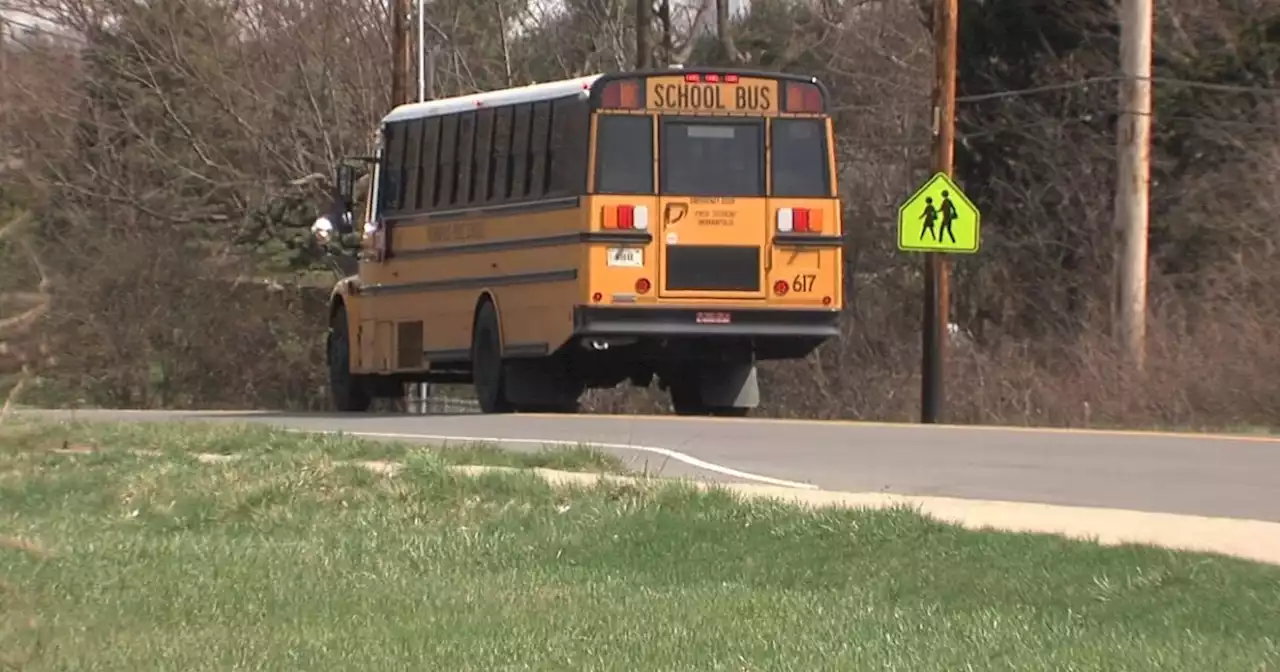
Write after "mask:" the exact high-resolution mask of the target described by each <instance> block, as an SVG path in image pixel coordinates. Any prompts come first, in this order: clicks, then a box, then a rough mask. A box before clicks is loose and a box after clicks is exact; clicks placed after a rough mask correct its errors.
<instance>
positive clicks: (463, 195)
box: [453, 112, 476, 206]
mask: <svg viewBox="0 0 1280 672" xmlns="http://www.w3.org/2000/svg"><path fill="white" fill-rule="evenodd" d="M461 116H462V118H461V119H459V120H458V146H457V148H456V149H455V150H454V153H453V174H454V175H456V176H457V177H455V178H454V179H455V180H456V181H455V182H454V184H453V204H454V205H456V206H465V205H470V204H471V203H470V201H468V199H467V197H468V196H469V195H470V194H471V154H472V152H474V151H475V150H474V147H475V140H476V113H475V112H463V113H462V115H461Z"/></svg>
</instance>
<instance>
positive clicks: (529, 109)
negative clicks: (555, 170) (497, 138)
mask: <svg viewBox="0 0 1280 672" xmlns="http://www.w3.org/2000/svg"><path fill="white" fill-rule="evenodd" d="M515 114H516V124H515V127H514V128H513V129H512V130H511V153H510V154H509V155H507V172H508V173H509V174H510V176H511V178H510V180H511V181H510V182H509V183H508V185H507V186H508V188H509V189H510V191H509V192H508V194H507V196H508V197H509V198H511V200H515V201H518V200H520V199H522V198H524V197H525V196H526V195H527V194H528V193H529V187H528V184H529V140H530V135H529V134H530V123H531V122H532V120H533V105H531V104H528V103H526V104H524V105H520V106H517V107H516V112H515Z"/></svg>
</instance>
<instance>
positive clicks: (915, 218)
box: [898, 172, 982, 424]
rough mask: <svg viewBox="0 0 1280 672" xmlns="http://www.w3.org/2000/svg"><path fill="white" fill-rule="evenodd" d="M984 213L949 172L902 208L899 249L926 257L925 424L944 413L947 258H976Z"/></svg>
mask: <svg viewBox="0 0 1280 672" xmlns="http://www.w3.org/2000/svg"><path fill="white" fill-rule="evenodd" d="M981 231H982V213H981V212H980V211H979V210H978V207H977V206H975V205H974V204H973V201H970V200H969V197H968V196H965V194H964V192H963V191H962V190H961V189H960V187H959V186H958V185H957V184H956V183H955V182H953V181H952V180H951V178H950V177H948V176H947V174H946V173H943V172H939V173H935V174H934V176H933V177H931V178H929V180H928V181H926V182H925V183H924V185H922V186H921V187H920V188H919V189H917V190H916V192H915V193H914V194H912V195H911V198H908V199H907V200H906V202H904V203H903V204H902V206H901V207H899V208H898V249H899V250H902V251H903V252H924V253H926V256H927V257H928V259H927V260H926V262H925V263H926V267H925V270H926V273H925V306H924V325H923V331H922V333H921V343H922V345H923V346H924V347H923V349H924V352H923V356H922V358H921V362H922V366H921V372H920V373H921V377H920V378H921V379H920V421H921V422H923V423H926V424H932V423H936V422H938V419H939V416H941V414H942V368H943V367H942V362H943V356H942V354H943V351H944V348H945V345H944V344H945V343H946V337H947V328H948V322H949V320H948V318H947V313H948V311H947V307H948V306H947V302H948V297H947V292H946V291H945V289H946V277H945V275H946V272H947V268H946V264H945V261H946V259H945V256H944V255H947V254H974V253H976V252H977V251H978V248H979V246H980V244H981V240H982V235H981Z"/></svg>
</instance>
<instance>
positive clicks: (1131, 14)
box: [1115, 0, 1154, 370]
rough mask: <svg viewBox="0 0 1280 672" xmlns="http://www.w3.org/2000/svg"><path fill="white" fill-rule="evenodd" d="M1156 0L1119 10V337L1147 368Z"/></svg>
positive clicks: (1134, 1) (1133, 359)
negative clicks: (1120, 74) (1153, 2)
mask: <svg viewBox="0 0 1280 672" xmlns="http://www.w3.org/2000/svg"><path fill="white" fill-rule="evenodd" d="M1153 13H1154V11H1153V9H1152V3H1151V0H1124V2H1123V3H1122V5H1121V8H1120V69H1121V73H1122V74H1123V76H1124V79H1123V81H1121V83H1120V123H1119V124H1118V126H1117V133H1116V155H1117V159H1118V161H1117V166H1116V202H1115V208H1116V209H1115V228H1116V231H1117V233H1118V234H1119V236H1120V239H1121V245H1120V254H1119V255H1118V258H1117V261H1118V264H1119V269H1118V270H1119V295H1118V296H1117V299H1118V303H1119V304H1120V305H1119V306H1118V307H1119V311H1118V313H1119V323H1118V325H1117V327H1118V329H1117V332H1118V336H1119V340H1120V342H1121V345H1122V346H1123V347H1124V350H1125V354H1126V355H1127V357H1128V360H1129V364H1130V365H1131V366H1133V367H1134V369H1135V370H1141V369H1142V368H1143V365H1144V364H1145V363H1146V332H1147V240H1148V227H1149V225H1150V198H1151V193H1150V186H1151V40H1152V31H1153V28H1152V22H1153Z"/></svg>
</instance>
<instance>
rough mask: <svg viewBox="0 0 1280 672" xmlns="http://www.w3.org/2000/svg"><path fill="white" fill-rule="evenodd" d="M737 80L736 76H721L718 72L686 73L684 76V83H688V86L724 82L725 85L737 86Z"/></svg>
mask: <svg viewBox="0 0 1280 672" xmlns="http://www.w3.org/2000/svg"><path fill="white" fill-rule="evenodd" d="M738 80H739V77H738V75H734V74H721V73H718V72H704V73H701V74H699V73H697V72H687V73H685V75H684V81H686V82H689V83H690V84H697V83H698V82H706V83H707V84H719V83H720V82H724V83H725V84H737V83H738Z"/></svg>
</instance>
